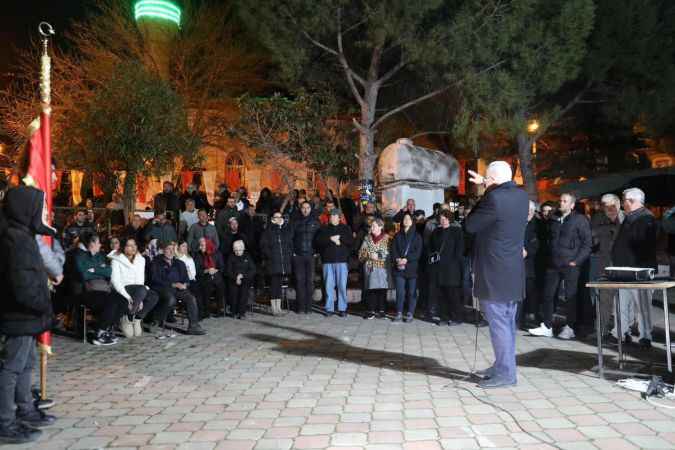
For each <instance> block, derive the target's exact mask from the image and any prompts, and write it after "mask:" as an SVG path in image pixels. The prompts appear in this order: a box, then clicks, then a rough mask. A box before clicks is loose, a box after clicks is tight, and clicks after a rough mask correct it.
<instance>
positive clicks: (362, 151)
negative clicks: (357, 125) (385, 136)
mask: <svg viewBox="0 0 675 450" xmlns="http://www.w3.org/2000/svg"><path fill="white" fill-rule="evenodd" d="M376 159H377V158H376V155H375V131H373V130H372V129H370V128H368V129H366V130H360V132H359V178H360V179H361V180H374V179H375V160H376Z"/></svg>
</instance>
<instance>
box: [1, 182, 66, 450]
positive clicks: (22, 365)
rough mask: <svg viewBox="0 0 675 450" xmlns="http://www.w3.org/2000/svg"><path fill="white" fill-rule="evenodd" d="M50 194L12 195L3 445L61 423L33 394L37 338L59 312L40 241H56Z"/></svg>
mask: <svg viewBox="0 0 675 450" xmlns="http://www.w3.org/2000/svg"><path fill="white" fill-rule="evenodd" d="M44 204H45V194H44V192H42V191H40V190H38V189H35V188H33V187H28V186H19V187H16V188H14V189H11V190H10V191H8V192H7V195H6V197H5V201H4V205H3V214H4V216H5V220H6V222H5V223H4V226H3V229H2V230H0V285H1V286H2V287H3V294H2V297H1V300H0V334H2V335H4V336H5V345H4V347H5V348H4V358H3V360H2V362H1V363H0V443H18V442H30V441H32V440H34V439H37V437H38V436H39V434H40V433H39V432H36V431H35V430H32V429H30V428H27V427H26V426H25V424H28V425H33V426H43V425H49V424H51V423H53V422H54V421H55V418H54V417H53V416H48V415H46V414H44V413H43V412H41V411H39V410H37V409H36V407H35V404H34V403H33V395H32V393H31V372H32V369H33V364H34V362H35V338H36V336H37V335H39V334H40V333H42V332H44V331H47V330H49V329H51V327H52V324H53V310H52V303H51V298H50V294H49V285H48V275H47V271H46V269H45V265H44V262H43V261H42V257H41V256H40V250H39V248H38V244H37V242H36V240H35V235H37V234H43V235H49V236H52V237H53V236H56V230H54V229H53V228H51V227H49V226H48V225H45V223H44V222H43V217H46V214H45V212H43V209H44Z"/></svg>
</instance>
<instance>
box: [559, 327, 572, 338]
mask: <svg viewBox="0 0 675 450" xmlns="http://www.w3.org/2000/svg"><path fill="white" fill-rule="evenodd" d="M575 337H576V336H575V334H574V330H573V329H572V328H570V326H569V325H565V326H564V327H563V329H562V330H561V331H560V333H558V338H560V339H565V340H567V339H574V338H575Z"/></svg>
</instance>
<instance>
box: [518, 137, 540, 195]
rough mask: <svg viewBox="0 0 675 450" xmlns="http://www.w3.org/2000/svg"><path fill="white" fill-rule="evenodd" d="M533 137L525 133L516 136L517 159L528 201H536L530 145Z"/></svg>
mask: <svg viewBox="0 0 675 450" xmlns="http://www.w3.org/2000/svg"><path fill="white" fill-rule="evenodd" d="M534 139H535V138H534V137H532V136H529V135H528V134H526V133H520V134H518V159H519V160H520V173H521V174H522V175H523V184H524V185H525V190H526V191H527V195H528V196H529V197H530V200H533V201H535V202H536V201H537V199H538V197H539V193H538V192H537V177H536V176H535V166H534V160H533V158H532V144H533V143H534Z"/></svg>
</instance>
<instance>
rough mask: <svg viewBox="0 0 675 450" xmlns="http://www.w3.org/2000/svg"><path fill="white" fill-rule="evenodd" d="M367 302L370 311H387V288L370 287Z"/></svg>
mask: <svg viewBox="0 0 675 450" xmlns="http://www.w3.org/2000/svg"><path fill="white" fill-rule="evenodd" d="M366 304H367V305H368V311H371V312H381V313H383V312H386V311H387V290H386V289H368V290H367V291H366Z"/></svg>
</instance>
